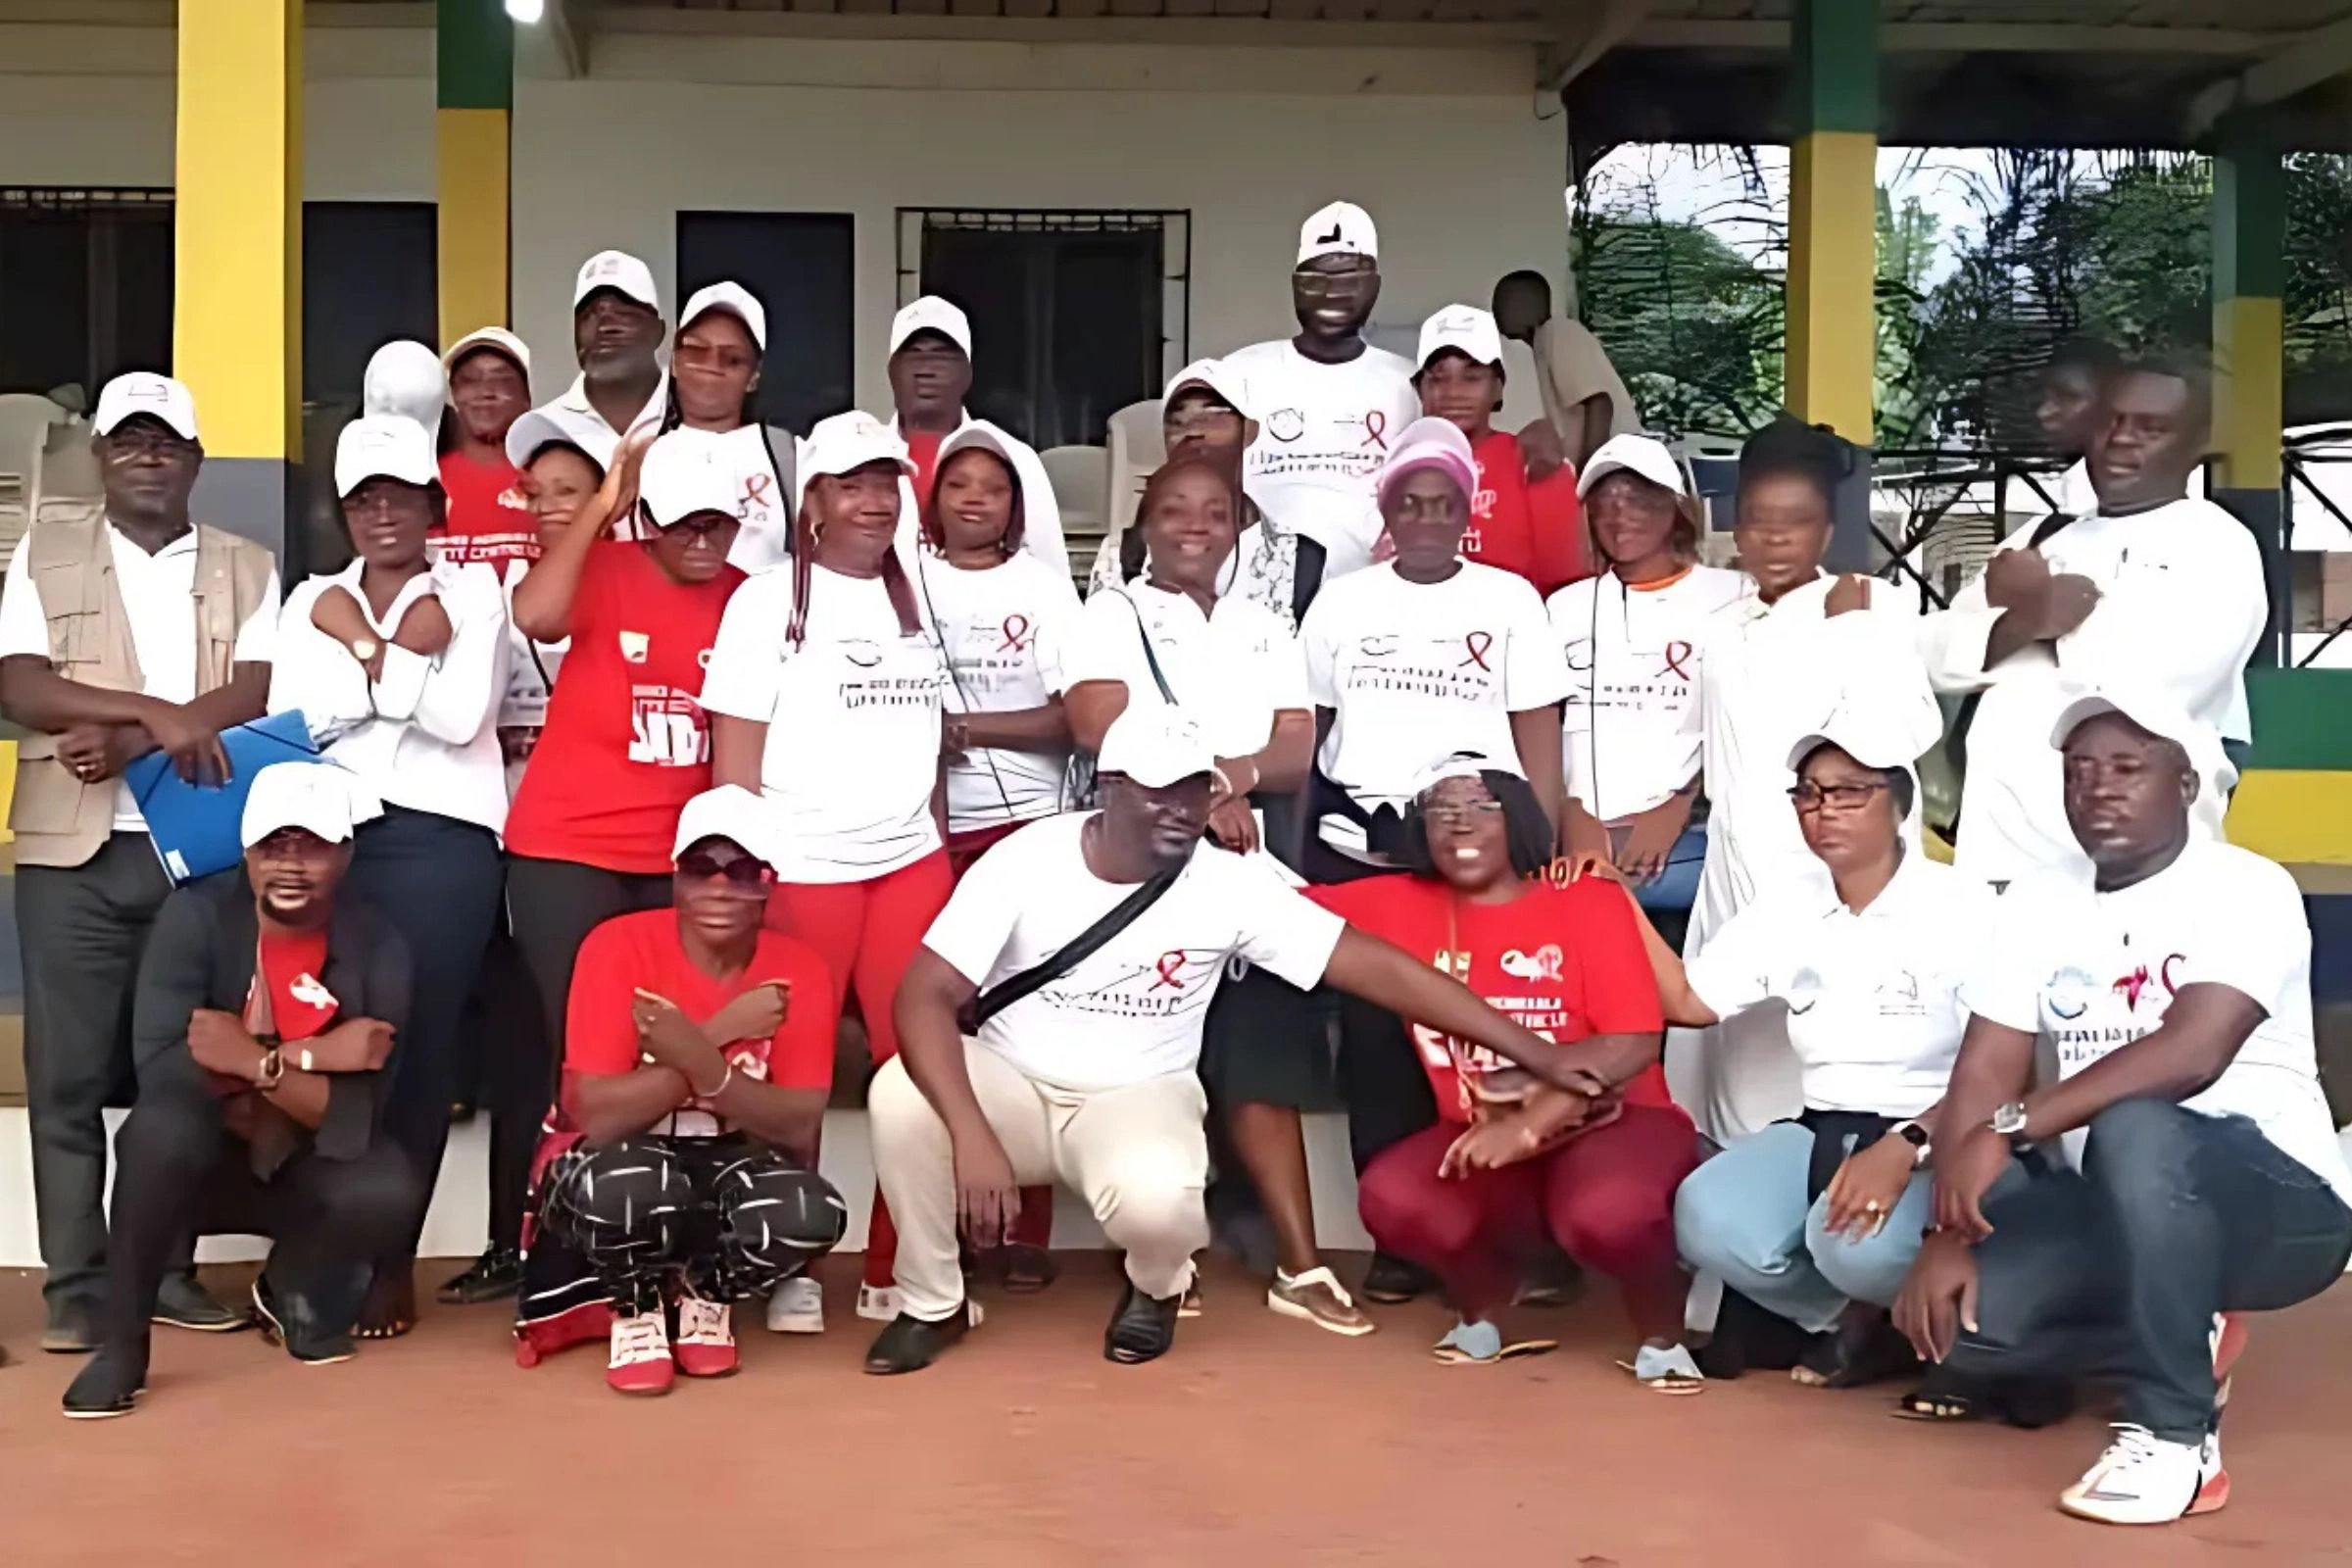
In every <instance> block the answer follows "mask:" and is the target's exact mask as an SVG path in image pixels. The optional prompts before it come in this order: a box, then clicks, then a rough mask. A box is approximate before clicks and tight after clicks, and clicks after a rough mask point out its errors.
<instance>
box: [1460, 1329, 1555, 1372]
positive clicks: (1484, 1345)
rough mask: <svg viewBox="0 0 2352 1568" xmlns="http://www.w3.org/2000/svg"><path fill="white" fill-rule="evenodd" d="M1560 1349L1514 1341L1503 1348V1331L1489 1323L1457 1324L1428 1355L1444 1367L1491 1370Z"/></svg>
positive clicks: (1546, 1342) (1543, 1342) (1550, 1343)
mask: <svg viewBox="0 0 2352 1568" xmlns="http://www.w3.org/2000/svg"><path fill="white" fill-rule="evenodd" d="M1558 1348H1560V1342H1559V1341H1557V1340H1517V1341H1514V1342H1512V1343H1511V1344H1509V1345H1505V1344H1503V1342H1502V1330H1500V1329H1498V1328H1496V1327H1495V1325H1494V1324H1492V1323H1484V1322H1481V1323H1456V1324H1454V1326H1453V1327H1452V1328H1450V1329H1448V1330H1446V1337H1445V1338H1444V1339H1442V1340H1440V1341H1439V1342H1438V1343H1437V1344H1436V1345H1433V1346H1431V1347H1430V1350H1429V1353H1430V1354H1431V1356H1433V1357H1434V1358H1435V1359H1436V1360H1437V1361H1438V1362H1439V1363H1440V1364H1441V1365H1444V1366H1493V1365H1494V1364H1495V1362H1497V1361H1509V1360H1515V1359H1517V1358H1518V1357H1520V1356H1527V1355H1549V1354H1550V1353H1551V1352H1552V1351H1554V1350H1556V1349H1558Z"/></svg>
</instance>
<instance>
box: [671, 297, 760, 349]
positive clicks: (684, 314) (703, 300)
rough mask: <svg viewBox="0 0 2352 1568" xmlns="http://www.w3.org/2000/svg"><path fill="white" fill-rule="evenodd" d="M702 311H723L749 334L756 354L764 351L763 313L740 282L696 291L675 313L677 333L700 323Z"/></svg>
mask: <svg viewBox="0 0 2352 1568" xmlns="http://www.w3.org/2000/svg"><path fill="white" fill-rule="evenodd" d="M706 311H724V312H726V313H727V314H728V315H729V316H732V317H734V318H735V319H737V320H739V321H741V322H742V323H743V325H744V330H746V331H748V332H750V333H751V334H752V346H753V347H754V348H757V349H758V350H759V351H760V353H762V354H765V353H766V352H767V312H766V311H765V310H763V309H761V308H760V301H759V300H758V299H757V298H755V297H754V295H753V294H752V291H751V290H750V289H748V288H745V287H744V286H743V285H742V284H741V283H731V282H718V283H712V284H711V285H710V286H709V287H708V288H698V289H696V290H695V291H694V298H692V299H690V300H688V301H687V302H686V308H685V309H684V310H682V311H680V312H679V313H678V330H679V331H681V332H683V331H685V330H686V328H688V327H690V326H692V325H693V324H694V323H695V322H696V321H698V320H700V319H702V317H703V314H704V313H705V312H706Z"/></svg>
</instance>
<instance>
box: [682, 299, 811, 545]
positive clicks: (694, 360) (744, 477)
mask: <svg viewBox="0 0 2352 1568" xmlns="http://www.w3.org/2000/svg"><path fill="white" fill-rule="evenodd" d="M766 353H767V312H766V311H765V310H764V309H762V308H761V306H760V301H759V299H758V298H757V297H756V296H755V295H754V294H753V293H752V291H751V290H750V289H747V288H745V287H744V286H743V285H742V284H741V283H733V282H723V281H722V282H717V283H712V284H711V285H710V286H708V287H706V288H700V289H697V290H695V292H694V294H693V295H692V297H690V298H689V299H688V300H687V301H686V308H685V309H684V310H682V311H680V312H679V313H678V333H677V340H676V341H675V342H674V343H672V344H671V345H670V350H669V377H670V379H669V401H670V408H669V411H668V413H666V414H665V415H664V416H663V417H662V428H663V429H664V430H668V429H674V428H678V427H680V426H683V427H684V428H686V429H689V430H708V431H711V433H713V434H716V435H721V436H724V437H725V438H726V443H725V444H726V450H727V453H728V455H729V458H730V461H731V462H732V464H733V466H734V468H735V519H736V522H737V523H738V525H739V526H738V527H737V529H736V531H735V543H734V546H733V547H732V548H731V549H730V550H729V551H728V553H727V559H728V560H729V561H730V562H732V563H733V564H736V565H738V566H741V567H742V568H743V569H744V570H745V571H761V570H764V569H766V568H767V567H769V566H772V565H775V564H777V563H778V562H780V561H782V560H783V559H784V558H785V556H787V555H789V554H790V553H791V550H792V527H791V518H792V497H793V495H794V473H793V452H794V444H793V437H792V432H791V431H789V430H781V429H773V428H770V427H769V426H767V425H765V424H763V423H761V422H760V417H759V396H760V358H761V357H762V356H763V355H765V354H766Z"/></svg>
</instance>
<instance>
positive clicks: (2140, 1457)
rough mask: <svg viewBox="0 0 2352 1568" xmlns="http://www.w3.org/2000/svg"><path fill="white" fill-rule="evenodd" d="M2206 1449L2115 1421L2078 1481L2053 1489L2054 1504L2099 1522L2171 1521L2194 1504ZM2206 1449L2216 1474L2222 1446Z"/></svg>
mask: <svg viewBox="0 0 2352 1568" xmlns="http://www.w3.org/2000/svg"><path fill="white" fill-rule="evenodd" d="M2207 1451H2208V1450H2207V1446H2206V1445H2204V1444H2197V1443H2167V1442H2165V1441H2164V1440H2163V1439H2162V1438H2159V1437H2157V1436H2156V1435H2155V1434H2154V1433H2152V1432H2150V1431H2149V1430H2148V1429H2147V1428H2146V1427H2142V1426H2132V1425H2130V1424H2128V1423H2124V1422H2118V1423H2117V1424H2116V1427H2115V1441H2114V1442H2113V1443H2111V1444H2109V1445H2108V1446H2107V1451H2106V1452H2105V1453H2103V1454H2101V1455H2099V1462H2098V1463H2096V1464H2094V1465H2092V1466H2091V1467H2090V1468H2089V1469H2088V1470H2086V1471H2084V1472H2083V1474H2082V1480H2080V1481H2078V1482H2076V1483H2075V1484H2074V1485H2073V1486H2071V1487H2069V1488H2067V1489H2066V1490H2065V1491H2064V1492H2062V1493H2060V1494H2059V1495H2058V1506H2059V1507H2061V1508H2063V1509H2065V1510H2066V1511H2067V1512H2068V1513H2071V1514H2073V1515H2075V1516H2076V1517H2077V1518H2079V1519H2096V1520H2098V1521H2099V1522H2100V1523H2101V1524H2110V1525H2168V1524H2171V1523H2172V1522H2173V1521H2174V1520H2176V1519H2179V1518H2180V1517H2181V1516H2182V1515H2184V1514H2186V1513H2187V1512H2188V1511H2189V1509H2190V1508H2192V1507H2194V1506H2195V1505H2196V1503H2197V1500H2198V1495H2199V1493H2201V1492H2202V1491H2203V1490H2204V1486H2205V1479H2206V1478H2205V1466H2204V1461H2205V1456H2206V1453H2207ZM2211 1452H2212V1455H2213V1463H2214V1469H2215V1471H2216V1472H2217V1473H2218V1472H2219V1471H2220V1469H2221V1446H2220V1445H2219V1444H2218V1443H2216V1444H2213V1445H2212V1446H2211ZM2212 1506H2214V1507H2219V1506H2220V1504H2219V1503H2215V1504H2213V1505H2212Z"/></svg>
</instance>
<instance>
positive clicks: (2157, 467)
mask: <svg viewBox="0 0 2352 1568" xmlns="http://www.w3.org/2000/svg"><path fill="white" fill-rule="evenodd" d="M2209 403H2210V394H2209V393H2208V391H2207V390H2206V388H2205V387H2204V386H2203V384H2202V383H2201V381H2199V380H2198V379H2197V378H2195V377H2194V376H2192V375H2190V374H2187V373H2184V372H2182V371H2181V370H2180V369H2179V368H2173V367H2168V366H2163V365H2158V364H2139V365H2132V366H2129V367H2126V368H2122V369H2119V370H2117V371H2115V372H2114V373H2112V374H2110V375H2109V376H2108V377H2107V379H2106V381H2105V383H2104V393H2103V398H2102V402H2101V405H2100V407H2101V410H2102V412H2101V413H2100V415H2099V416H2098V417H2097V423H2096V425H2095V427H2094V430H2093V433H2092V436H2091V442H2090V459H2089V461H2090V479H2091V484H2092V487H2093V488H2094V489H2095V490H2096V491H2097V494H2098V507H2097V510H2096V511H2094V512H2092V513H2090V514H2089V515H2083V516H2074V517H2069V516H2066V515H2056V516H2052V517H2050V518H2047V519H2045V520H2044V522H2043V523H2042V524H2041V525H2040V526H2038V527H2035V528H2033V529H2020V530H2019V531H2018V532H2016V533H2013V534H2011V535H2010V536H2009V538H2008V539H2007V540H2005V541H2004V542H2003V543H2002V546H2001V548H2000V549H1998V550H1997V551H1995V552H1994V553H1993V557H1992V559H1991V560H1990V561H1989V562H1987V563H1986V564H1985V571H1984V574H1983V575H1982V576H1980V577H1979V578H1977V579H1976V580H1975V581H1974V582H1972V583H1970V584H1968V585H1967V586H1966V587H1964V588H1962V589H1961V590H1960V592H1959V593H1958V594H1957V595H1955V596H1954V597H1953V600H1952V604H1951V608H1950V609H1949V610H1946V611H1943V612H1940V613H1935V614H1931V615H1929V616H1927V617H1926V618H1925V620H1923V621H1922V622H1921V623H1920V628H1919V629H1920V646H1921V651H1922V654H1923V655H1924V657H1925V658H1926V659H1927V661H1928V667H1929V673H1930V674H1931V676H1933V678H1934V679H1935V681H1936V685H1937V686H1938V687H1939V688H1941V689H1942V690H1945V691H1953V692H1967V693H1978V694H1981V695H1980V696H1975V697H1972V698H1971V699H1970V701H1969V703H1968V704H1967V707H1966V708H1965V709H1964V712H1966V713H1967V714H1968V715H1969V716H1968V717H1967V719H1966V720H1965V723H1964V724H1963V723H1959V722H1956V725H1955V727H1956V728H1957V729H1959V730H1960V732H1961V734H1962V736H1963V743H1964V745H1965V753H1964V760H1963V768H1962V781H1961V791H1960V820H1959V831H1958V842H1957V843H1956V844H1955V846H1954V859H1953V863H1954V864H1956V865H1958V866H1960V867H1961V868H1962V869H1963V870H1965V871H1967V872H1969V873H1970V874H1971V875H1974V876H1979V877H1983V878H1984V879H1985V880H1986V881H1988V882H1992V883H1995V884H1999V883H2005V882H2008V881H2011V880H2013V879H2015V878H2018V877H2022V876H2026V875H2028V874H2030V873H2032V872H2033V871H2034V870H2036V869H2038V868H2040V867H2042V866H2047V865H2059V864H2066V865H2071V866H2073V867H2074V869H2075V870H2076V871H2077V872H2078V873H2081V872H2082V868H2083V860H2082V852H2081V850H2080V849H2079V848H2078V847H2077V845H2076V843H2075V839H2074V835H2073V834H2072V833H2071V832H2069V831H2068V827H2067V821H2066V811H2065V789H2064V781H2063V780H2062V778H2061V777H2060V774H2059V770H2058V762H2057V759H2056V758H2055V757H2053V756H2052V755H2051V752H2050V749H2049V748H2048V747H2047V746H2044V745H2043V744H2041V743H2042V740H2043V737H2044V735H2045V733H2046V731H2047V729H2048V727H2049V721H2050V715H2051V714H2052V713H2054V712H2055V711H2057V706H2058V704H2059V702H2060V701H2061V700H2062V697H2063V694H2064V692H2065V690H2066V689H2067V688H2068V687H2069V686H2070V685H2079V684H2082V683H2083V682H2095V681H2100V680H2105V679H2109V678H2114V677H2118V676H2129V677H2130V678H2131V679H2134V680H2145V681H2155V682H2160V683H2162V684H2163V685H2164V686H2165V687H2166V688H2167V689H2168V690H2169V691H2171V692H2172V694H2173V696H2174V697H2175V698H2176V699H2178V700H2179V701H2180V703H2181V704H2182V705H2183V706H2184V707H2186V708H2187V709H2188V711H2190V712H2191V713H2193V714H2195V715H2196V716H2197V717H2198V718H2200V719H2202V720H2203V721H2204V722H2206V723H2207V724H2209V725H2211V726H2213V727H2214V728H2215V729H2217V730H2219V731H2220V732H2221V734H2222V736H2223V738H2224V739H2226V740H2229V741H2234V742H2240V743H2243V742H2246V741H2249V740H2251V739H2252V737H2253V728H2252V717H2251V714H2250V712H2249V710H2248V709H2247V707H2246V683H2245V671H2246V662H2247V660H2248V659H2250V658H2251V657H2252V656H2253V654H2254V651H2255V650H2256V649H2257V648H2258V647H2259V646H2260V645H2261V642H2262V636H2263V627H2264V624H2265V622H2266V621H2268V619H2269V618H2270V595H2269V592H2268V590H2267V589H2266V588H2265V586H2264V578H2263V564H2262V552H2261V550H2260V548H2259V547H2258V546H2257V545H2256V544H2255V541H2254V536H2253V534H2252V533H2250V532H2248V531H2247V529H2246V528H2245V526H2244V525H2243V524H2242V523H2240V522H2239V521H2238V519H2237V518H2235V517H2233V516H2231V515H2229V513H2227V512H2225V511H2223V510H2222V509H2221V508H2220V507H2219V506H2217V505H2215V504H2214V503H2213V502H2211V501H2206V500H2201V499H2191V498H2190V496H2189V484H2190V482H2191V480H2192V479H2193V477H2194V476H2195V474H2196V473H2197V471H2198V467H2199V466H2200V465H2201V464H2202V463H2203V462H2204V458H2205V449H2206V436H2207V434H2208V431H2209V428H2210V425H2211V418H2210V410H2209ZM2235 780H2236V775H2235V772H2234V770H2223V771H2217V772H2216V773H2214V774H2210V775H2208V776H2207V779H2206V788H2205V789H2203V790H2201V791H2199V792H2198V796H2197V799H2196V801H2195V802H2194V804H2193V805H2192V806H2191V808H2190V812H2189V815H2190V820H2191V821H2192V822H2194V823H2195V824H2196V827H2197V830H2198V831H2199V832H2200V833H2202V834H2204V835H2205V836H2207V837H2209V838H2219V837H2221V833H2222V817H2223V813H2224V811H2225V810H2226V809H2227V808H2228V806H2229V789H2230V786H2231V785H2232V784H2234V783H2235Z"/></svg>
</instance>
